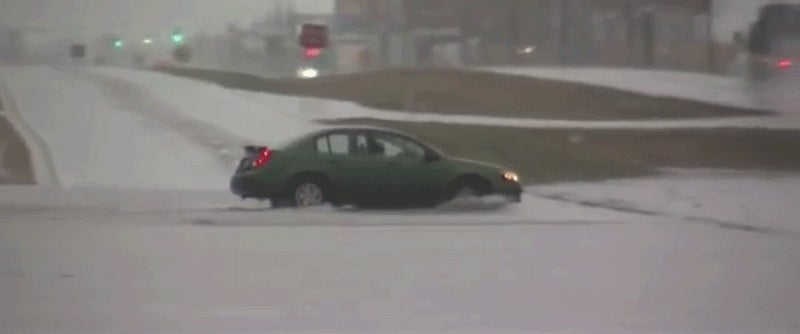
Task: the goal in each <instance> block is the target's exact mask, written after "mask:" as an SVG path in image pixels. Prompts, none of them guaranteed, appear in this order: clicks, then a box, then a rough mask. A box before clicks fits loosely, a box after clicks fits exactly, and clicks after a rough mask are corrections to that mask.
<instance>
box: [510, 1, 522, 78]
mask: <svg viewBox="0 0 800 334" xmlns="http://www.w3.org/2000/svg"><path fill="white" fill-rule="evenodd" d="M518 10H519V3H518V0H510V3H509V5H508V12H509V20H508V24H509V35H510V38H509V41H508V44H509V45H508V54H509V58H510V59H511V62H512V63H515V62H516V61H515V60H516V52H517V48H519V46H520V36H519V20H518V15H519V14H518V12H517V11H518Z"/></svg>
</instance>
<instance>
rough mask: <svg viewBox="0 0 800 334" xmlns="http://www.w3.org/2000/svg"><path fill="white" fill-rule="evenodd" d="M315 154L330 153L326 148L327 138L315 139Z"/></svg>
mask: <svg viewBox="0 0 800 334" xmlns="http://www.w3.org/2000/svg"><path fill="white" fill-rule="evenodd" d="M317 153H322V154H328V153H331V149H330V147H329V146H328V137H319V138H317Z"/></svg>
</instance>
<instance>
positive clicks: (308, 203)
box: [293, 181, 325, 208]
mask: <svg viewBox="0 0 800 334" xmlns="http://www.w3.org/2000/svg"><path fill="white" fill-rule="evenodd" d="M293 199H294V204H295V206H297V207H300V208H306V207H315V206H321V205H324V204H325V192H324V191H323V189H322V186H321V185H319V184H318V183H317V182H314V181H304V182H298V183H297V186H295V187H294V193H293Z"/></svg>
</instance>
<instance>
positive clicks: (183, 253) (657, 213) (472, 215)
mask: <svg viewBox="0 0 800 334" xmlns="http://www.w3.org/2000/svg"><path fill="white" fill-rule="evenodd" d="M0 78H2V79H3V82H4V84H6V85H7V86H8V90H9V92H10V95H12V96H13V97H14V99H15V101H16V104H17V105H18V107H19V113H20V115H21V116H22V118H23V119H24V120H25V121H26V122H27V123H28V124H29V125H30V126H31V128H33V129H34V130H35V131H36V132H37V133H38V134H40V135H41V136H42V137H43V138H44V140H45V142H46V143H47V145H48V146H49V147H50V148H51V151H52V154H53V163H54V164H55V167H56V169H57V170H58V172H59V176H60V178H61V179H62V180H63V181H65V182H64V183H65V185H67V187H62V188H53V187H42V186H37V187H0V263H2V264H3V265H2V266H0V301H2V302H0V324H2V328H3V332H4V333H6V332H7V333H117V332H123V333H184V332H185V333H198V334H203V333H256V332H258V333H263V332H275V333H320V332H323V333H344V332H355V331H358V332H365V331H366V332H386V333H437V332H459V333H462V332H466V333H516V332H519V333H522V332H524V333H564V332H568V333H641V332H653V333H787V334H788V333H797V332H798V331H800V322H799V321H798V319H800V311H798V310H800V290H798V289H797V285H796V284H797V281H798V279H800V258H798V257H797V256H796V255H795V254H800V243H798V242H797V239H799V238H800V226H798V224H797V223H796V222H795V221H793V219H791V218H793V217H796V216H798V214H800V211H798V209H797V205H796V203H798V202H800V201H798V200H800V194H798V189H800V177H798V176H797V175H783V174H767V173H760V174H759V173H754V172H735V173H734V172H722V171H707V172H697V171H691V172H689V171H671V172H669V173H668V174H666V175H664V176H660V177H654V178H648V179H636V180H621V181H609V182H604V183H588V184H559V185H551V186H541V187H532V188H528V189H526V194H525V195H524V197H523V203H521V204H516V205H510V206H507V207H501V208H486V209H483V210H469V211H465V210H457V209H453V208H450V209H433V210H411V211H361V212H343V211H337V210H333V209H331V208H322V209H318V210H271V209H268V208H267V207H266V205H265V204H262V203H259V202H242V201H239V200H238V199H236V198H234V197H233V196H231V195H230V193H229V192H228V191H227V190H226V188H227V179H228V177H229V174H230V171H231V168H232V166H228V165H227V164H228V163H229V162H230V161H229V159H230V157H229V156H227V155H225V154H223V152H221V150H226V149H234V147H235V146H236V145H241V144H243V143H244V142H249V141H263V142H265V143H269V142H273V141H276V140H279V139H280V138H281V137H284V136H288V135H289V134H290V133H292V132H294V131H303V130H305V129H308V127H312V125H311V123H310V122H312V121H313V120H316V119H327V118H336V117H353V116H352V115H359V114H360V115H379V117H406V116H408V115H407V114H403V113H389V112H378V111H373V110H367V109H363V108H360V107H357V106H355V105H352V104H347V103H339V102H330V101H322V100H314V99H297V98H291V97H277V96H272V95H268V94H252V93H244V92H237V91H228V90H224V89H220V88H218V87H215V86H213V85H208V84H203V83H198V82H193V81H188V80H183V79H175V78H172V77H166V76H162V75H154V74H151V73H130V72H129V71H125V70H112V69H91V70H86V71H83V70H76V69H69V70H55V69H48V68H37V67H30V68H7V67H0ZM223 112H224V113H223ZM423 117H427V116H424V115H423ZM430 117H434V116H433V115H430ZM436 117H444V116H436ZM417 120H419V118H417ZM438 120H440V121H450V120H459V121H464V120H467V121H470V119H469V118H458V117H453V118H438ZM473 120H474V121H476V122H477V121H482V120H481V119H473ZM532 122H536V121H532ZM742 122H744V121H742ZM542 124H546V123H536V124H533V125H535V126H543V125H542ZM581 124H583V125H581ZM652 124H654V125H648V126H664V123H652ZM659 124H660V125H659ZM753 124H755V123H742V126H753ZM573 125H575V126H598V125H597V123H591V122H588V123H580V122H578V123H574V124H573ZM637 126H640V125H637ZM709 126H710V125H709ZM265 130H266V131H265ZM489 207H491V206H489ZM323 329H324V330H323Z"/></svg>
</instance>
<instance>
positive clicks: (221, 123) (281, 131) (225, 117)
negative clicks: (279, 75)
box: [89, 68, 313, 144]
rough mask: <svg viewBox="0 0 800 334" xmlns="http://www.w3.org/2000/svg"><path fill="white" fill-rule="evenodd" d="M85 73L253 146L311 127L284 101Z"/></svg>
mask: <svg viewBox="0 0 800 334" xmlns="http://www.w3.org/2000/svg"><path fill="white" fill-rule="evenodd" d="M89 71H90V72H91V73H96V74H100V75H105V76H108V77H112V78H116V79H118V80H124V81H127V82H129V83H131V84H133V85H135V86H137V87H142V88H144V89H145V90H147V92H148V93H150V94H151V95H152V97H153V98H154V99H158V100H159V101H162V102H163V103H165V104H167V105H168V106H169V107H171V108H170V109H171V110H174V111H175V112H177V113H180V114H182V115H184V116H188V117H190V118H192V119H195V120H199V121H201V122H204V123H206V124H209V125H213V126H214V127H217V128H221V129H225V130H227V131H228V132H230V133H232V134H236V135H237V136H241V137H243V138H245V139H247V140H250V141H253V142H261V143H265V144H271V143H275V142H280V141H282V140H285V139H286V138H291V137H292V136H295V135H297V134H298V133H304V132H307V131H308V130H309V128H312V127H313V126H312V125H311V124H310V123H309V122H307V121H306V120H305V119H297V118H296V117H295V116H294V115H292V114H291V113H292V112H293V111H294V110H295V109H296V108H295V105H294V104H292V102H293V101H291V100H288V99H280V98H276V99H273V100H270V101H265V102H267V103H263V104H261V103H256V102H254V101H252V100H250V99H245V98H242V97H241V96H240V95H238V94H236V92H234V91H231V90H228V89H221V88H220V87H219V86H217V85H213V84H208V83H204V82H201V81H197V80H191V79H184V78H178V77H175V76H172V75H167V74H162V73H156V72H143V71H133V70H126V69H119V68H92V69H89Z"/></svg>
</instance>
